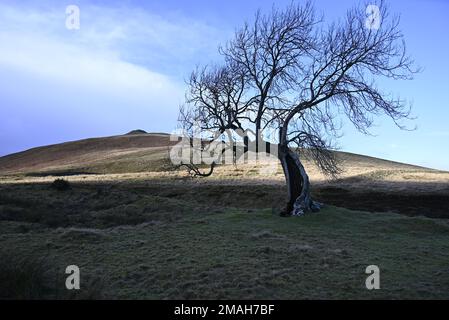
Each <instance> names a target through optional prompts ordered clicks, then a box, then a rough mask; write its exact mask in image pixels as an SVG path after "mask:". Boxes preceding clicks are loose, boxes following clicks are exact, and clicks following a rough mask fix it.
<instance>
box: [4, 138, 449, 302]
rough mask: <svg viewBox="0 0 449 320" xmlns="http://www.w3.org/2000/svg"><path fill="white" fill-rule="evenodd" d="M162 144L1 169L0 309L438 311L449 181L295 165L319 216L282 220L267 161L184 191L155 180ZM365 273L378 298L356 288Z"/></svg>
mask: <svg viewBox="0 0 449 320" xmlns="http://www.w3.org/2000/svg"><path fill="white" fill-rule="evenodd" d="M169 140H170V139H169V136H168V135H166V134H147V133H144V132H142V131H139V130H137V131H132V132H130V133H129V134H126V135H123V136H114V137H105V138H94V139H86V140H81V141H74V142H67V143H63V144H57V145H52V146H46V147H39V148H34V149H31V150H27V151H24V152H20V153H16V154H12V155H9V156H5V157H2V158H0V299H1V298H11V297H12V298H62V299H72V298H82V299H86V298H88V299H89V298H101V297H106V298H139V299H144V298H150V299H182V298H192V299H194V298H207V299H210V298H228V299H231V298H234V299H239V298H247V299H248V298H259V299H271V298H273V299H277V298H280V299H302V298H305V299H310V298H321V299H322V298H330V299H334V298H335V299H336V298H340V299H345V298H354V299H379V298H386V299H399V298H409V299H415V298H426V299H427V298H429V299H430V298H439V299H441V298H445V299H447V298H449V296H448V292H449V282H448V277H446V276H445V275H446V274H447V271H448V261H449V255H448V253H449V224H448V220H447V219H446V218H449V210H448V208H449V173H447V172H441V171H436V170H431V169H426V168H421V167H416V166H411V165H407V164H401V163H396V162H391V161H386V160H382V159H377V158H372V157H367V156H362V155H356V154H351V153H345V152H338V153H337V156H338V157H339V159H340V160H341V161H342V167H343V170H344V172H343V173H342V174H341V175H340V176H339V177H338V179H336V180H329V179H328V178H327V177H325V176H323V175H322V174H321V173H320V172H319V171H318V170H317V169H316V168H315V167H314V166H313V164H312V163H310V162H308V161H305V166H306V167H307V170H308V172H309V174H310V176H311V179H312V194H313V197H314V198H315V199H317V200H319V201H321V202H323V203H325V204H326V206H325V207H324V209H323V210H322V211H321V212H320V213H317V214H308V215H305V216H303V217H300V218H280V217H279V216H278V215H277V213H278V212H279V209H280V207H281V206H282V205H283V204H284V203H285V196H286V187H285V180H284V177H283V173H282V169H281V168H280V166H279V163H278V162H277V161H273V162H270V161H267V162H263V161H260V162H257V163H256V162H250V163H246V164H238V165H236V166H234V165H224V166H218V167H217V168H216V171H215V172H214V174H213V175H212V176H211V177H209V178H206V179H192V178H191V177H189V176H188V175H187V174H186V173H185V172H184V171H182V170H178V171H173V170H170V171H167V170H166V168H167V167H166V164H167V160H168V159H167V155H168V150H169V145H170V143H171V142H170V141H169ZM57 177H59V178H63V179H65V180H66V181H68V183H69V185H70V188H67V189H66V190H57V189H55V188H53V187H52V182H53V181H54V180H55V178H57ZM430 217H431V218H430ZM441 218H445V219H441ZM69 264H76V265H78V266H79V267H80V268H81V272H82V279H83V280H82V289H81V290H80V291H77V292H75V293H73V292H67V290H65V289H64V279H65V274H64V270H65V267H66V266H67V265H69ZM372 264H375V265H378V266H379V268H380V270H381V290H371V291H369V290H367V289H366V288H365V286H364V283H365V279H366V277H367V275H366V274H365V268H366V267H367V266H368V265H372Z"/></svg>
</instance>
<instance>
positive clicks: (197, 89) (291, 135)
mask: <svg viewBox="0 0 449 320" xmlns="http://www.w3.org/2000/svg"><path fill="white" fill-rule="evenodd" d="M377 8H378V9H379V12H378V13H379V14H378V17H379V18H381V19H382V22H381V24H380V27H379V28H375V27H372V26H371V25H370V21H367V19H368V18H367V15H366V6H356V7H354V8H353V9H351V10H349V11H348V12H347V14H346V17H345V18H344V19H343V20H340V21H337V22H334V23H331V24H325V23H324V20H323V19H322V18H320V17H318V16H317V15H316V13H315V9H314V7H313V5H312V3H311V2H307V3H305V4H303V5H297V4H291V5H290V6H289V7H287V8H286V9H285V10H279V9H277V8H273V9H272V11H271V13H270V14H268V15H264V14H262V13H260V12H257V13H256V15H255V19H254V21H253V22H252V23H245V24H244V25H243V27H242V28H240V29H239V30H238V31H236V33H235V36H234V38H233V39H232V40H231V41H229V42H228V43H227V44H226V45H225V46H223V47H221V48H220V53H221V54H222V56H223V57H224V63H223V64H222V66H220V67H212V68H211V67H205V68H203V69H199V70H196V71H194V72H193V73H192V75H191V77H190V80H189V91H188V94H187V104H186V106H184V108H183V110H182V111H183V112H182V113H181V114H182V119H181V122H182V123H183V124H184V125H186V124H192V123H194V122H196V123H199V124H200V127H201V129H207V130H216V132H217V134H218V135H220V134H223V133H224V132H225V131H226V130H228V129H230V130H238V131H239V132H240V133H243V135H246V133H248V132H253V133H254V135H255V137H256V138H255V143H256V151H258V150H259V146H260V143H261V142H262V143H265V141H264V138H263V135H264V132H265V130H267V129H268V128H275V129H277V131H278V137H277V141H275V143H276V144H277V145H278V158H279V160H280V161H281V164H282V167H283V170H284V173H285V177H286V182H287V186H288V199H289V200H288V203H287V205H286V208H285V210H284V214H288V215H301V214H303V213H305V212H307V211H318V210H319V209H320V206H321V205H320V204H319V203H317V202H315V201H313V200H312V198H311V195H310V183H309V178H308V175H307V173H306V171H305V169H304V167H303V165H302V163H301V160H300V157H299V156H300V154H299V153H300V152H303V156H305V157H309V158H311V159H313V160H314V161H315V163H316V164H317V165H318V166H319V168H320V169H321V170H322V171H323V172H324V173H326V174H330V175H336V174H338V172H339V168H338V162H337V161H336V159H335V157H334V154H335V153H334V152H332V149H333V147H334V141H335V140H336V138H338V137H339V132H340V130H339V129H340V127H339V125H338V119H339V117H341V116H342V115H343V116H345V117H346V118H347V119H349V120H350V121H351V122H352V124H353V125H354V126H355V127H356V128H357V129H358V130H359V131H360V132H362V133H369V128H370V127H371V125H372V124H373V116H376V115H381V114H386V115H387V116H389V117H390V118H391V119H393V121H394V122H395V123H396V124H397V125H398V126H399V127H400V128H404V127H403V125H402V124H400V122H399V121H400V120H402V119H407V118H409V116H410V108H409V106H408V104H407V103H406V101H404V100H401V99H399V98H394V97H393V96H392V95H391V94H390V93H388V92H384V91H382V90H381V89H379V88H378V86H377V82H376V81H377V80H378V79H379V78H391V79H412V77H413V75H414V73H416V72H418V70H417V69H415V68H414V62H413V61H412V60H411V59H410V58H409V57H408V56H407V54H406V50H405V43H404V39H403V35H402V33H401V32H400V30H399V28H398V26H399V18H398V17H396V16H390V15H389V12H388V10H387V6H386V5H385V3H384V2H383V1H381V2H379V3H378V4H377ZM246 141H248V138H247V137H246ZM213 165H215V163H213Z"/></svg>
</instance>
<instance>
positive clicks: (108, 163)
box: [0, 131, 422, 175]
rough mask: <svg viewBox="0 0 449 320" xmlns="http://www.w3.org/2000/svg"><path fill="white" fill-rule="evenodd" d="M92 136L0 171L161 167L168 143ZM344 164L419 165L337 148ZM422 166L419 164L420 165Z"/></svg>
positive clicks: (38, 151) (162, 137)
mask: <svg viewBox="0 0 449 320" xmlns="http://www.w3.org/2000/svg"><path fill="white" fill-rule="evenodd" d="M131 133H132V134H125V135H120V136H111V137H104V138H91V139H84V140H79V141H73V142H66V143H61V144H54V145H49V146H43V147H37V148H33V149H30V150H26V151H23V152H19V153H14V154H11V155H7V156H4V157H0V175H6V174H24V173H25V174H29V175H51V174H53V175H76V174H113V173H127V172H148V171H163V170H164V169H165V166H166V164H167V161H168V151H169V146H170V145H173V144H175V143H176V142H173V141H170V136H169V135H168V134H163V133H148V134H147V133H141V132H140V131H135V132H134V131H132V132H131ZM337 154H338V158H340V159H341V160H342V161H343V164H344V166H345V167H351V168H353V167H358V168H362V169H368V168H371V169H373V168H391V169H403V170H406V169H416V168H419V167H416V166H411V165H407V164H402V163H397V162H392V161H387V160H382V159H378V158H373V157H368V156H362V155H357V154H352V153H346V152H337ZM421 169H422V168H421Z"/></svg>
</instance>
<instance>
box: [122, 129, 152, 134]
mask: <svg viewBox="0 0 449 320" xmlns="http://www.w3.org/2000/svg"><path fill="white" fill-rule="evenodd" d="M147 133H148V132H146V131H145V130H142V129H137V130H131V131H130V132H128V133H127V134H126V135H134V134H147Z"/></svg>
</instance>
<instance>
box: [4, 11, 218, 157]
mask: <svg viewBox="0 0 449 320" xmlns="http://www.w3.org/2000/svg"><path fill="white" fill-rule="evenodd" d="M80 9H81V29H80V30H78V31H73V30H72V31H70V30H67V29H66V28H65V17H66V16H65V7H63V6H57V7H55V6H52V7H49V6H47V7H45V6H44V5H42V6H40V7H39V9H38V8H37V7H33V6H29V5H27V6H20V5H16V4H14V5H6V4H0V43H1V48H2V49H1V50H0V105H1V106H2V107H1V112H2V117H1V118H0V127H1V130H0V135H1V137H0V138H1V139H0V140H2V141H1V142H2V143H1V145H2V147H4V148H6V149H7V151H8V152H11V151H18V150H20V149H22V148H23V147H25V145H26V147H28V146H32V145H39V144H44V143H50V142H53V141H52V140H51V139H52V138H53V139H56V140H57V141H64V140H66V139H73V138H78V137H79V136H80V134H81V132H80V131H81V130H82V136H83V137H85V136H96V135H102V134H115V133H120V132H123V130H128V129H129V130H131V129H135V128H136V127H139V128H144V129H149V130H151V127H154V128H156V129H155V130H165V131H170V130H171V129H173V126H174V124H175V121H176V112H177V108H178V105H179V104H180V103H182V101H183V98H184V83H183V78H184V77H185V76H186V74H184V72H187V70H189V69H190V68H192V67H193V66H194V65H195V64H196V63H198V60H196V59H198V58H197V54H199V53H201V54H202V55H201V58H202V59H203V58H205V57H206V58H207V56H208V52H212V51H214V50H215V45H211V44H210V43H211V42H210V41H204V38H211V37H212V38H214V39H215V40H216V41H218V37H217V36H215V35H214V34H215V32H216V30H214V29H213V28H209V27H208V26H206V25H202V24H201V23H197V22H192V21H188V20H186V19H183V18H182V17H176V19H174V20H169V19H166V18H162V17H159V16H157V15H153V14H151V13H148V12H145V11H142V10H138V9H132V8H131V9H129V8H109V7H100V6H92V5H80ZM206 43H207V44H206ZM212 46H213V49H214V50H212ZM211 56H212V53H211ZM19 120H20V121H19ZM19 122H20V130H21V131H24V133H23V137H19V136H18V135H17V132H15V130H17V129H19V128H16V126H15V125H13V124H14V123H19ZM53 123H55V124H54V125H55V128H54V130H56V131H57V132H54V131H53V132H50V131H48V132H44V131H45V130H41V131H40V132H37V133H35V134H34V135H33V136H30V135H29V131H31V130H33V132H36V131H37V130H38V129H37V128H39V127H40V126H42V125H43V124H45V125H47V126H52V125H53ZM39 124H40V125H39ZM81 128H82V129H81ZM45 135H46V136H47V138H45V139H44V138H43V137H44V136H45ZM41 137H42V139H41ZM14 140H16V141H14ZM25 140H26V141H28V142H27V143H25V142H24V141H25ZM6 144H9V146H6ZM30 144H31V145H30ZM21 145H23V146H22V147H21ZM1 153H5V151H4V150H0V154H1Z"/></svg>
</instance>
